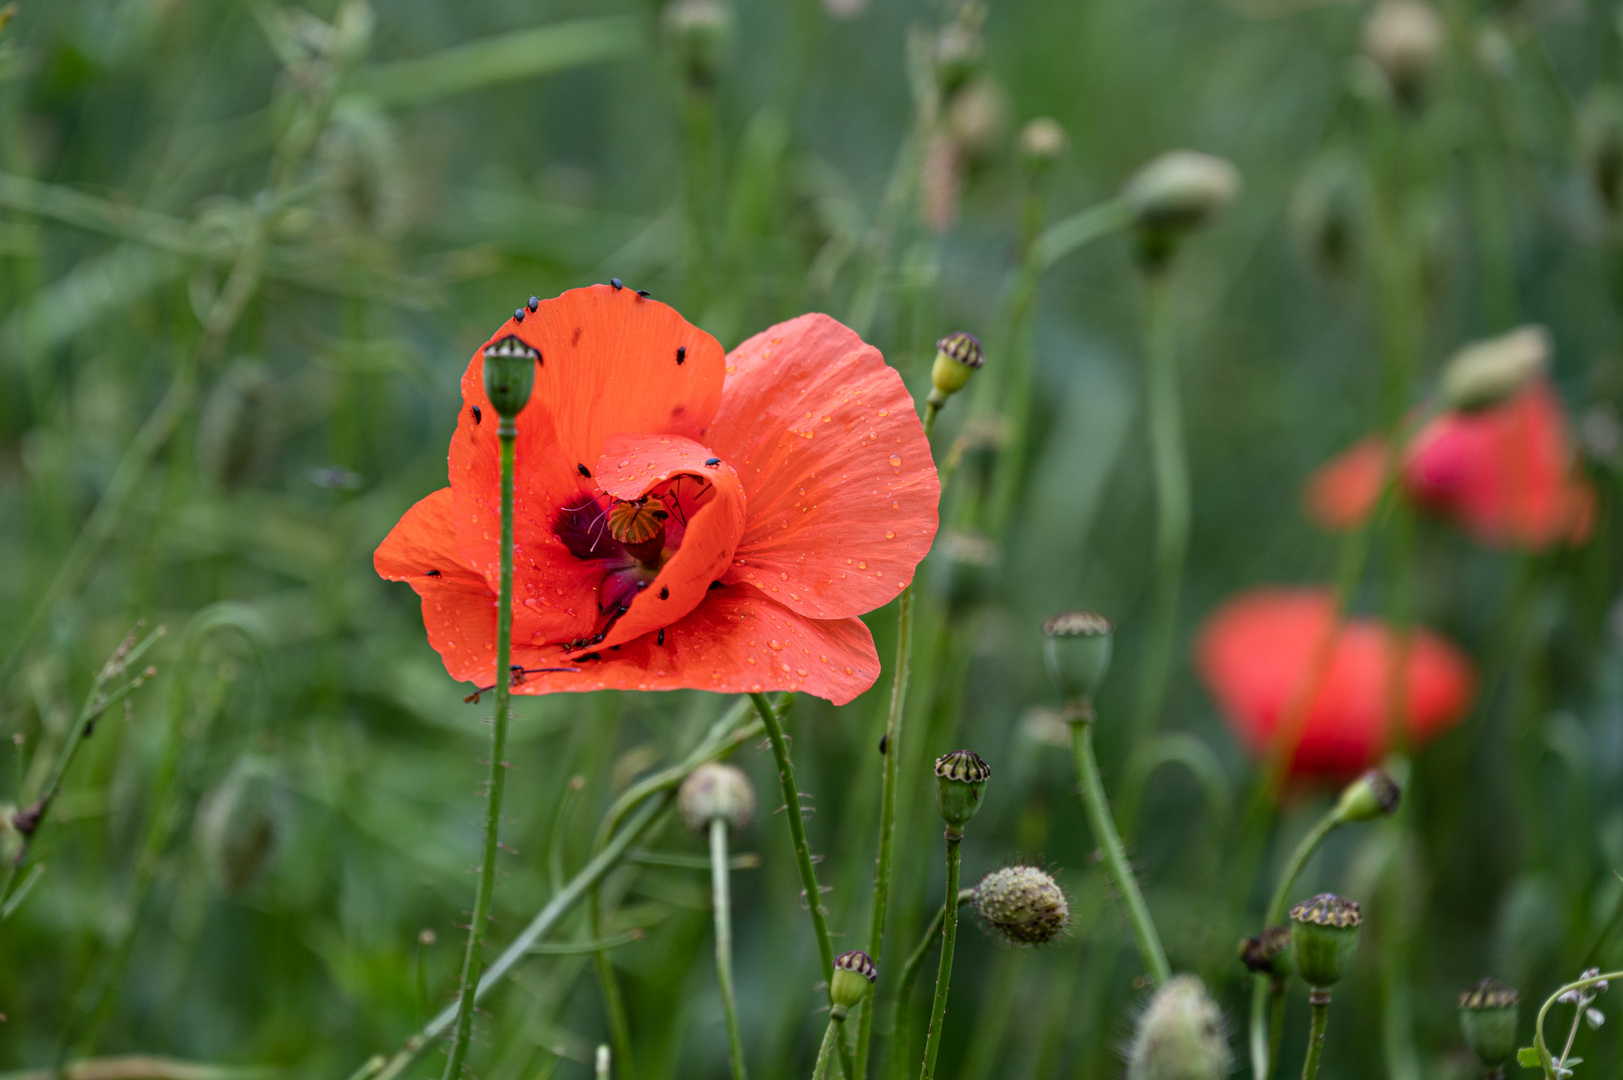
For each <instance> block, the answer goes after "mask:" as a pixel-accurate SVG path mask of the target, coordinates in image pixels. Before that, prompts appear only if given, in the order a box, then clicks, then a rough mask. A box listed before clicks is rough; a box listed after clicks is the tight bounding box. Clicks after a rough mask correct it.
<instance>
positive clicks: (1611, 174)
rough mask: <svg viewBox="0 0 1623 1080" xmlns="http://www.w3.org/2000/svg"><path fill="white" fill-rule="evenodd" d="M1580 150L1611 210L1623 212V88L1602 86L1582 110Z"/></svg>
mask: <svg viewBox="0 0 1623 1080" xmlns="http://www.w3.org/2000/svg"><path fill="white" fill-rule="evenodd" d="M1578 153H1579V156H1580V158H1581V160H1582V161H1583V166H1584V173H1585V174H1586V176H1587V177H1588V179H1589V183H1590V186H1592V187H1593V188H1594V189H1595V194H1596V195H1598V196H1600V201H1601V203H1602V204H1603V205H1604V206H1605V207H1606V211H1607V213H1608V214H1610V215H1612V216H1613V217H1614V218H1615V217H1617V216H1618V215H1619V213H1623V89H1619V88H1618V87H1616V86H1601V87H1598V88H1597V89H1595V90H1593V91H1591V92H1590V94H1589V96H1588V97H1586V98H1584V102H1583V105H1582V106H1580V108H1579V110H1578Z"/></svg>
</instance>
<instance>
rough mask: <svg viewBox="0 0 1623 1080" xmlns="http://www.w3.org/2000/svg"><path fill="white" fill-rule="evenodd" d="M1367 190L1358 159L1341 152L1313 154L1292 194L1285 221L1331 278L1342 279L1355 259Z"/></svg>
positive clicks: (1304, 247) (1367, 201) (1315, 262)
mask: <svg viewBox="0 0 1623 1080" xmlns="http://www.w3.org/2000/svg"><path fill="white" fill-rule="evenodd" d="M1368 216H1369V192H1368V188H1367V183H1366V181H1365V179H1364V174H1363V167H1362V164H1361V163H1360V162H1359V161H1358V159H1357V158H1355V157H1353V156H1352V155H1351V154H1349V153H1347V152H1346V151H1334V152H1330V153H1326V154H1323V155H1321V156H1320V157H1319V158H1317V159H1316V160H1315V161H1314V162H1313V163H1312V164H1311V165H1309V166H1308V168H1307V171H1306V172H1305V173H1303V174H1302V179H1301V180H1300V182H1298V183H1297V185H1296V190H1295V191H1294V192H1293V193H1292V195H1291V204H1290V220H1291V226H1292V229H1293V231H1294V232H1295V234H1296V238H1297V243H1298V245H1299V246H1300V247H1301V249H1302V251H1303V253H1304V254H1306V255H1307V256H1308V258H1310V259H1311V260H1312V261H1313V264H1314V265H1315V266H1317V267H1318V268H1319V269H1320V270H1321V271H1323V272H1324V273H1325V274H1326V275H1327V276H1329V277H1331V278H1344V277H1346V276H1347V275H1348V274H1349V273H1350V272H1351V271H1352V269H1353V267H1354V265H1355V264H1356V263H1357V261H1358V251H1359V243H1360V238H1361V237H1362V235H1363V231H1364V221H1365V219H1366V218H1367V217H1368Z"/></svg>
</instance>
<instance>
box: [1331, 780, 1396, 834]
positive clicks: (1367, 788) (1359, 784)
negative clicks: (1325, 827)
mask: <svg viewBox="0 0 1623 1080" xmlns="http://www.w3.org/2000/svg"><path fill="white" fill-rule="evenodd" d="M1402 797H1403V792H1402V791H1401V790H1400V789H1399V788H1398V782H1397V781H1396V780H1394V779H1392V778H1391V777H1390V776H1388V775H1387V774H1386V773H1384V772H1382V771H1381V770H1380V769H1370V770H1369V771H1368V772H1366V773H1364V775H1363V776H1360V777H1359V778H1358V779H1356V780H1354V781H1353V782H1352V783H1350V784H1348V785H1347V786H1346V787H1344V788H1342V789H1341V798H1339V799H1337V800H1336V809H1335V814H1336V820H1338V821H1340V822H1343V823H1348V822H1354V821H1374V820H1375V819H1376V818H1378V817H1385V816H1386V815H1388V814H1391V813H1392V812H1394V811H1395V810H1397V808H1398V800H1399V799H1401V798H1402Z"/></svg>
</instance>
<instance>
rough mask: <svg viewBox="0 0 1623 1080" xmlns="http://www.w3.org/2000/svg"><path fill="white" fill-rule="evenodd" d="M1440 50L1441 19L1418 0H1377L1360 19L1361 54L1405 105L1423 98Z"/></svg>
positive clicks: (1409, 106) (1410, 104)
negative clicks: (1373, 6) (1377, 70)
mask: <svg viewBox="0 0 1623 1080" xmlns="http://www.w3.org/2000/svg"><path fill="white" fill-rule="evenodd" d="M1442 50H1443V21H1442V19H1441V18H1439V17H1438V15H1437V12H1436V11H1435V10H1433V9H1432V7H1431V5H1430V4H1426V3H1422V2H1421V0H1381V2H1380V3H1378V4H1376V5H1375V9H1374V10H1373V11H1371V12H1370V15H1369V20H1368V21H1367V22H1365V23H1364V55H1365V56H1367V57H1369V58H1370V59H1371V60H1373V61H1375V66H1376V67H1378V68H1380V69H1381V72H1382V74H1384V75H1385V76H1386V81H1387V84H1388V85H1389V86H1391V88H1392V95H1393V96H1394V97H1396V98H1397V99H1398V101H1399V102H1401V103H1402V104H1403V105H1405V106H1407V107H1408V108H1411V109H1413V108H1417V107H1418V106H1419V105H1420V104H1421V102H1422V101H1423V100H1424V98H1425V91H1426V84H1427V83H1428V82H1429V81H1430V79H1431V74H1432V71H1433V70H1434V69H1435V68H1436V67H1437V58H1438V56H1439V55H1441V53H1442Z"/></svg>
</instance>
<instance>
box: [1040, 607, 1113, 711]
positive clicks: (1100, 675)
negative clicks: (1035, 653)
mask: <svg viewBox="0 0 1623 1080" xmlns="http://www.w3.org/2000/svg"><path fill="white" fill-rule="evenodd" d="M1114 637H1115V628H1114V627H1112V626H1111V625H1110V620H1109V619H1107V618H1105V617H1104V616H1103V615H1100V614H1099V613H1098V612H1094V611H1062V612H1060V613H1059V614H1058V615H1051V616H1049V617H1048V619H1047V620H1045V621H1044V622H1043V659H1044V661H1045V662H1046V663H1047V666H1048V675H1049V677H1050V678H1052V679H1053V680H1054V687H1055V688H1056V689H1057V690H1059V692H1060V696H1061V697H1063V698H1064V699H1065V700H1066V702H1068V703H1075V704H1079V705H1083V706H1087V705H1089V704H1090V703H1091V702H1092V701H1093V695H1094V694H1095V693H1097V692H1098V690H1099V685H1100V684H1101V683H1103V682H1104V681H1105V676H1106V675H1107V674H1108V673H1109V672H1110V655H1111V652H1112V650H1113V648H1114V646H1113V641H1114Z"/></svg>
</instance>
